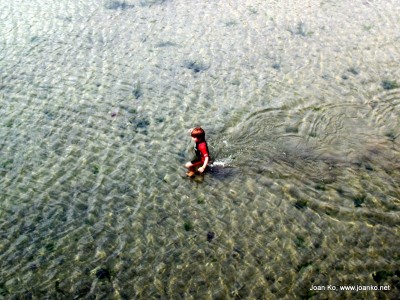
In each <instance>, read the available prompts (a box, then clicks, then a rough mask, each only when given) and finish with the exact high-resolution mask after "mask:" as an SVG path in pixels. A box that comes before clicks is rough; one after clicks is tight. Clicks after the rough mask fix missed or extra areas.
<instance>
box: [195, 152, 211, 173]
mask: <svg viewBox="0 0 400 300" xmlns="http://www.w3.org/2000/svg"><path fill="white" fill-rule="evenodd" d="M208 160H209V158H208V156H207V157H206V158H205V160H204V164H203V166H202V167H200V168H198V169H197V171H199V172H200V173H203V172H204V170H205V169H206V167H207V164H208Z"/></svg>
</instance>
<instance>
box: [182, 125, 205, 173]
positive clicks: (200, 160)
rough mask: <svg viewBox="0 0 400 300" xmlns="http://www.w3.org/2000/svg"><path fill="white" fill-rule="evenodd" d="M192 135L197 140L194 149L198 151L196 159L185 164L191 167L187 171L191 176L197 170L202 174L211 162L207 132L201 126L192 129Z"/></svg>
mask: <svg viewBox="0 0 400 300" xmlns="http://www.w3.org/2000/svg"><path fill="white" fill-rule="evenodd" d="M189 131H190V135H191V136H192V139H193V141H194V142H195V146H194V151H195V152H196V156H197V157H196V159H195V160H192V161H189V162H187V163H186V164H185V167H186V168H188V169H189V171H188V172H187V173H186V174H187V175H188V176H189V177H192V176H194V174H196V169H197V172H199V173H200V174H201V173H203V172H204V170H205V169H206V167H207V165H208V163H209V162H210V156H209V152H208V147H207V142H206V133H205V132H204V130H203V129H202V128H200V127H196V128H193V129H190V130H189Z"/></svg>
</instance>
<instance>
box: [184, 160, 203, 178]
mask: <svg viewBox="0 0 400 300" xmlns="http://www.w3.org/2000/svg"><path fill="white" fill-rule="evenodd" d="M201 165H202V162H201V161H191V162H187V163H186V164H185V167H186V168H188V169H189V170H188V172H187V173H186V175H187V176H189V177H192V176H194V175H195V174H196V169H197V168H198V167H200V166H201Z"/></svg>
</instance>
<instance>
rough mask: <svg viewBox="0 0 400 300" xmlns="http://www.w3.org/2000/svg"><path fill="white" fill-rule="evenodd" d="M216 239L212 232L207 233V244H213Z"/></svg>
mask: <svg viewBox="0 0 400 300" xmlns="http://www.w3.org/2000/svg"><path fill="white" fill-rule="evenodd" d="M214 237H215V233H214V232H212V231H209V232H207V242H211V241H212V240H213V239H214Z"/></svg>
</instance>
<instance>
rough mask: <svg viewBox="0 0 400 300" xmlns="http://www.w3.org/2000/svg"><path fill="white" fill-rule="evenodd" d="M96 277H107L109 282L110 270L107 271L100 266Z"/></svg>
mask: <svg viewBox="0 0 400 300" xmlns="http://www.w3.org/2000/svg"><path fill="white" fill-rule="evenodd" d="M96 277H97V278H98V279H108V281H110V282H111V275H110V271H108V270H107V269H104V268H101V269H99V270H97V272H96Z"/></svg>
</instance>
